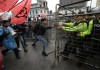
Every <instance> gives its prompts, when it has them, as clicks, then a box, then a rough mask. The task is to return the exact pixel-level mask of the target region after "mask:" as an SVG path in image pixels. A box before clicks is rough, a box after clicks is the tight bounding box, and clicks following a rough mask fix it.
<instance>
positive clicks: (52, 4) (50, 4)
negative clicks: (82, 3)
mask: <svg viewBox="0 0 100 70" xmlns="http://www.w3.org/2000/svg"><path fill="white" fill-rule="evenodd" d="M20 1H21V0H20ZM47 1H48V7H49V10H52V11H53V12H54V11H55V5H56V4H58V3H59V0H47ZM32 3H36V0H32ZM88 5H90V4H88ZM95 6H96V0H92V7H95Z"/></svg>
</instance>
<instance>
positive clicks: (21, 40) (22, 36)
mask: <svg viewBox="0 0 100 70" xmlns="http://www.w3.org/2000/svg"><path fill="white" fill-rule="evenodd" d="M19 41H20V42H21V44H22V47H23V49H24V50H25V49H26V40H25V37H24V35H20V36H19Z"/></svg>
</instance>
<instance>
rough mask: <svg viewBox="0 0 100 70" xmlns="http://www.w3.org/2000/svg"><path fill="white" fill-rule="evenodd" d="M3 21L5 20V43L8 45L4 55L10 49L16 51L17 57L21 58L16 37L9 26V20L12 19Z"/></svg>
mask: <svg viewBox="0 0 100 70" xmlns="http://www.w3.org/2000/svg"><path fill="white" fill-rule="evenodd" d="M2 22H3V26H4V27H3V45H4V46H5V47H6V49H5V50H3V51H2V53H3V54H4V55H6V53H7V52H8V51H9V50H13V51H14V53H15V56H16V58H17V59H20V56H19V51H18V49H17V46H16V42H15V39H14V37H13V36H12V34H11V33H10V31H9V30H8V28H7V27H9V22H10V21H7V20H3V21H2Z"/></svg>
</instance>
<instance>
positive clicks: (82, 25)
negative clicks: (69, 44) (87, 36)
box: [58, 12, 88, 65]
mask: <svg viewBox="0 0 100 70" xmlns="http://www.w3.org/2000/svg"><path fill="white" fill-rule="evenodd" d="M75 18H76V22H74V23H72V22H71V23H66V25H67V27H64V26H58V28H60V29H62V30H64V31H68V32H73V33H74V38H73V47H74V48H78V49H79V53H77V54H78V56H77V57H78V59H79V61H84V60H85V54H83V53H84V47H83V44H84V42H83V40H84V37H82V36H81V35H80V33H81V32H85V31H87V29H88V27H87V22H86V20H85V15H84V12H79V15H77V16H75ZM68 26H69V27H68ZM68 52H69V51H68ZM78 65H80V63H78Z"/></svg>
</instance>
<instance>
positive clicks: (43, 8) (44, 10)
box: [29, 0, 49, 20]
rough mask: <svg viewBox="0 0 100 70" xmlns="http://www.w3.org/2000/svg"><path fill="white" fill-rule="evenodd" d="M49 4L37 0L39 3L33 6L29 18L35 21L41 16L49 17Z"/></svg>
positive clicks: (42, 0)
mask: <svg viewBox="0 0 100 70" xmlns="http://www.w3.org/2000/svg"><path fill="white" fill-rule="evenodd" d="M48 13H49V10H48V2H47V1H46V0H37V3H35V4H32V5H31V10H30V13H29V17H30V18H31V19H32V20H33V19H35V18H36V17H38V16H39V15H42V14H45V15H48Z"/></svg>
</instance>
